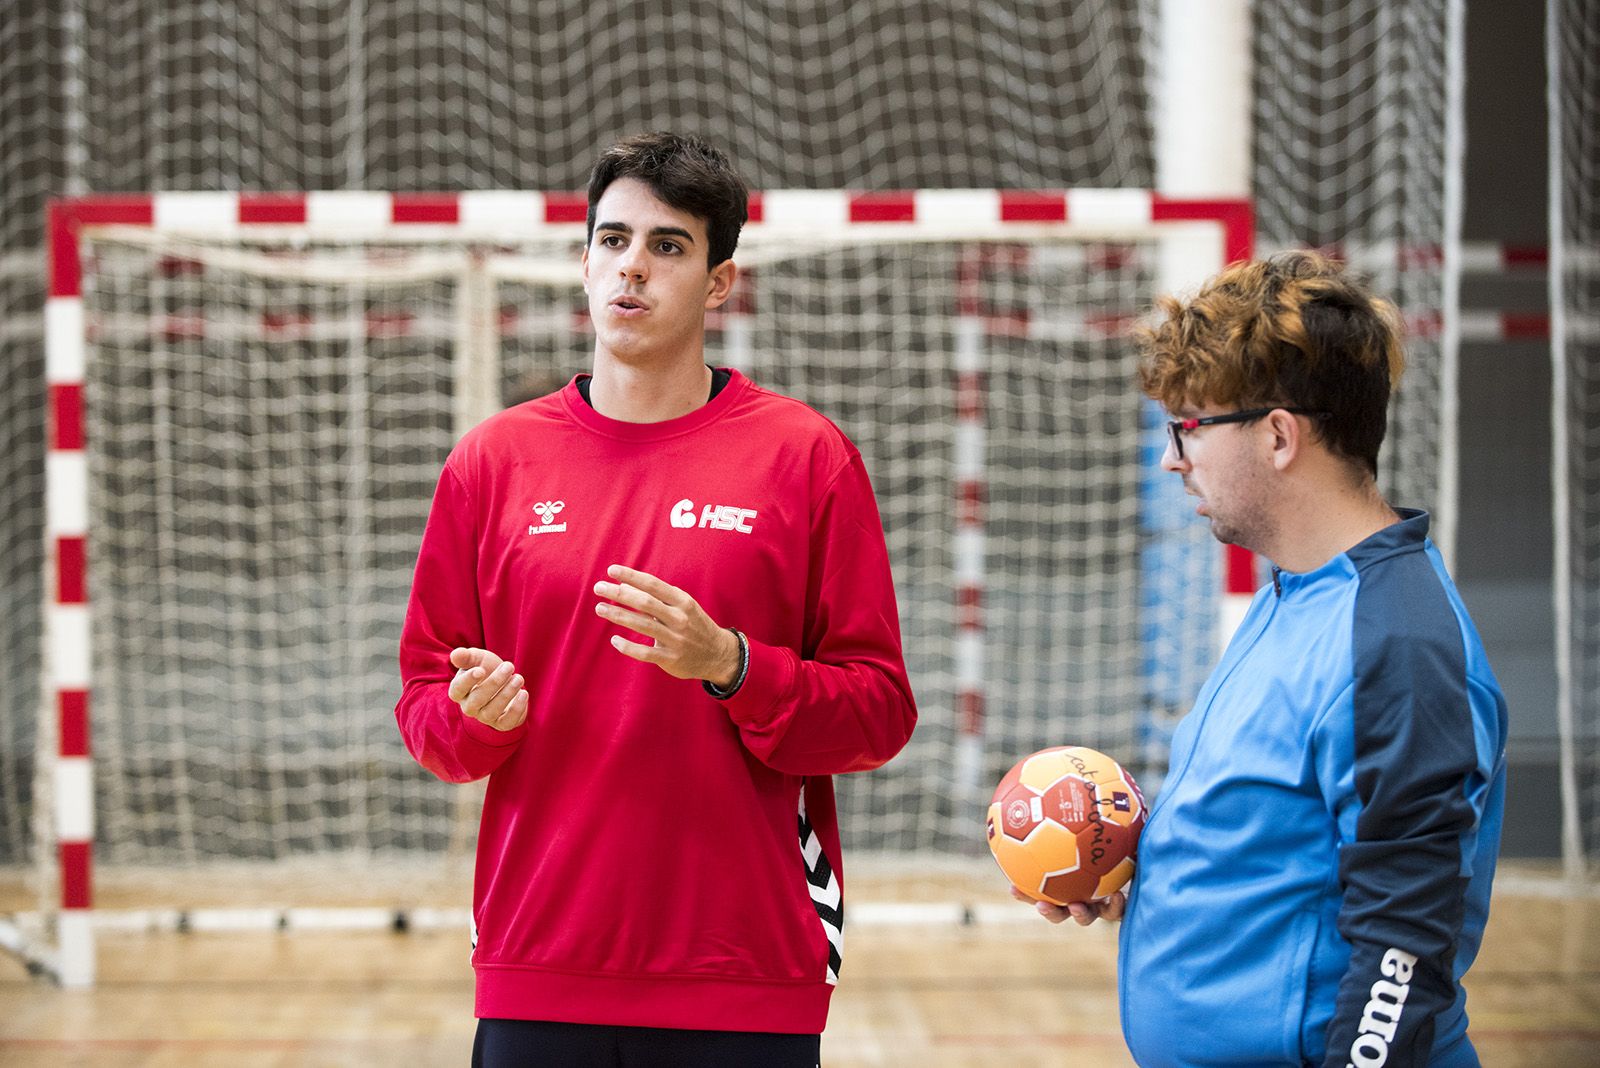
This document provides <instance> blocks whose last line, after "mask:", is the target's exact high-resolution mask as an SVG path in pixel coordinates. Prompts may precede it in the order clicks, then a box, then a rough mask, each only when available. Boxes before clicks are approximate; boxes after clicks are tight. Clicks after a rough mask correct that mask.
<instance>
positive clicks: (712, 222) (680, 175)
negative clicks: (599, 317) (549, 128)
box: [586, 133, 750, 269]
mask: <svg viewBox="0 0 1600 1068" xmlns="http://www.w3.org/2000/svg"><path fill="white" fill-rule="evenodd" d="M618 178H637V179H638V180H639V181H641V182H643V183H645V185H648V186H649V187H650V191H651V192H653V193H654V194H655V195H656V196H657V197H659V198H660V199H661V200H662V201H664V202H665V203H667V204H670V205H671V206H672V207H674V208H677V209H678V210H679V211H686V212H688V213H689V214H690V215H693V216H695V217H696V218H699V219H704V220H705V224H706V244H707V248H706V267H707V268H708V269H709V268H712V267H715V266H717V265H718V264H719V263H721V262H723V261H724V260H727V259H731V258H732V257H733V250H734V248H735V246H737V245H738V244H739V230H740V229H741V228H742V227H743V226H744V224H745V220H746V219H748V218H749V200H750V193H749V190H748V189H746V188H745V184H744V179H742V178H740V177H739V175H738V172H736V171H735V170H734V169H733V164H732V163H730V162H729V161H728V157H727V156H726V155H724V154H723V153H722V151H721V150H720V149H717V148H715V147H713V146H712V145H710V144H708V143H707V142H705V141H703V140H701V139H700V138H698V137H695V136H694V135H692V134H689V135H684V134H674V133H646V134H637V135H635V136H633V137H628V138H625V139H623V140H621V141H618V142H617V143H616V144H614V145H612V146H611V147H610V148H608V149H606V150H605V151H604V152H602V153H600V158H599V159H597V160H595V164H594V169H593V170H591V171H590V172H589V229H588V234H587V238H586V240H588V239H592V238H593V237H594V222H595V219H594V211H595V205H596V204H598V203H600V197H601V196H602V195H604V193H605V191H606V189H607V188H608V187H609V186H610V185H611V183H612V182H615V181H616V180H617V179H618Z"/></svg>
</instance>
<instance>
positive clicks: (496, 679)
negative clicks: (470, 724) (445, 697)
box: [459, 660, 516, 716]
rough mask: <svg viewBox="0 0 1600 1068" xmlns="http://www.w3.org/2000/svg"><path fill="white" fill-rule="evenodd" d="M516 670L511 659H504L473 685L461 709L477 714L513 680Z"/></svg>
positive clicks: (462, 702) (471, 714) (468, 713)
mask: <svg viewBox="0 0 1600 1068" xmlns="http://www.w3.org/2000/svg"><path fill="white" fill-rule="evenodd" d="M515 673H516V672H515V671H514V670H513V669H512V667H511V662H510V661H509V660H507V661H503V662H502V663H501V664H500V666H499V667H497V668H495V669H494V670H493V671H491V672H489V674H488V676H487V677H486V678H484V679H483V680H482V681H481V682H478V683H477V684H476V685H474V686H473V687H472V692H471V693H469V694H467V696H466V698H465V699H464V700H462V701H461V702H459V703H460V705H461V710H462V711H463V712H465V713H467V715H469V716H477V715H478V714H479V713H480V712H482V711H483V710H484V709H485V708H486V707H487V706H488V705H489V703H490V702H491V701H493V700H494V698H495V695H497V694H498V693H499V692H500V691H501V690H503V689H504V688H505V686H506V683H508V682H510V681H511V676H512V675H514V674H515Z"/></svg>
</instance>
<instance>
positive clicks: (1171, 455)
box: [1161, 436, 1189, 474]
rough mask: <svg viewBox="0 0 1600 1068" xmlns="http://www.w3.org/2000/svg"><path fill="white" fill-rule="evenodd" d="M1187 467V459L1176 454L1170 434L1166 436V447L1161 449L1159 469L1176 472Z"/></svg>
mask: <svg viewBox="0 0 1600 1068" xmlns="http://www.w3.org/2000/svg"><path fill="white" fill-rule="evenodd" d="M1188 467H1189V461H1188V460H1187V459H1185V458H1184V457H1182V456H1179V455H1178V450H1177V449H1176V448H1174V447H1173V444H1172V438H1171V436H1168V438H1167V447H1166V448H1165V449H1163V450H1162V451H1161V470H1163V471H1171V472H1173V473H1174V474H1177V473H1181V472H1183V471H1185V470H1187V469H1188Z"/></svg>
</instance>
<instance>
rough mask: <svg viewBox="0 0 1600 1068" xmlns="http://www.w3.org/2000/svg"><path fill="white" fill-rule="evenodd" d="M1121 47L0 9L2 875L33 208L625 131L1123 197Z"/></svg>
mask: <svg viewBox="0 0 1600 1068" xmlns="http://www.w3.org/2000/svg"><path fill="white" fill-rule="evenodd" d="M12 6H13V7H16V5H12ZM1141 36H1142V35H1141V32H1140V29H1139V18H1138V15H1137V14H1136V12H1135V10H1134V5H1132V4H1130V3H1127V2H1124V0H1092V2H1087V3H1079V4H1074V5H1071V6H1070V8H1063V7H1062V6H1061V5H1060V4H1058V3H1054V2H1045V0H1003V2H998V3H987V4H981V5H970V4H951V3H948V2H946V0H915V2H911V3H906V2H903V0H893V2H889V0H871V2H866V3H863V2H859V0H822V2H819V3H805V4H794V3H782V2H762V3H748V2H745V0H691V2H688V3H678V4H672V5H654V6H649V5H647V6H645V7H640V6H638V5H630V4H624V3H622V2H621V0H599V2H591V0H583V2H580V0H541V2H540V3H538V4H533V5H530V4H526V3H521V2H513V0H463V2H461V3H458V4H454V5H448V9H446V7H445V6H441V5H438V4H432V3H415V2H404V3H395V4H383V5H378V4H362V3H356V4H306V3H288V2H279V3H262V4H251V5H218V4H215V3H211V2H208V0H161V2H159V3H158V2H156V0H138V2H134V3H125V4H116V5H106V4H85V3H83V2H81V0H68V2H66V3H63V4H58V5H37V4H34V5H27V4H25V5H21V6H20V8H18V10H16V11H9V10H8V12H7V15H6V17H5V18H3V19H0V43H3V44H4V46H5V47H3V48H0V135H3V136H0V371H3V372H4V375H5V379H6V381H7V382H8V383H10V386H9V387H8V389H7V391H6V394H5V397H4V399H3V401H0V434H4V436H5V441H6V445H7V447H6V449H4V450H0V577H3V579H4V581H3V584H0V590H3V593H0V597H3V598H4V601H3V602H0V608H3V609H4V611H0V675H3V677H5V678H6V679H8V680H11V681H10V682H9V683H8V685H7V686H5V687H3V688H0V866H4V865H11V864H24V863H28V862H31V861H32V860H33V859H34V853H35V850H34V844H33V843H34V841H35V836H34V834H33V829H32V826H31V818H32V815H33V813H34V812H35V806H34V804H33V798H32V782H33V778H34V775H33V766H34V762H35V749H36V745H37V742H38V737H37V733H36V723H37V721H38V716H39V693H38V687H37V681H36V680H37V678H38V674H39V634H40V631H41V619H40V614H39V610H38V607H37V606H38V604H39V603H40V597H41V595H42V588H41V582H40V574H41V572H42V568H43V558H42V553H41V546H42V544H43V534H42V524H43V480H42V470H43V466H44V464H43V456H44V415H43V413H44V408H45V406H44V386H43V344H42V339H41V315H40V310H41V308H42V306H43V302H44V286H43V279H44V254H43V239H42V224H43V218H44V203H45V199H46V198H47V197H49V196H51V195H61V194H79V193H86V192H91V191H109V190H145V189H171V190H239V189H255V190H289V189H394V190H417V189H421V190H431V189H551V190H563V189H575V188H580V187H581V186H582V184H583V182H584V180H585V177H586V173H587V169H588V167H589V166H590V164H591V162H592V161H593V158H594V155H595V154H596V152H598V150H599V149H600V148H601V147H602V146H603V145H605V144H607V143H610V142H611V141H613V140H615V139H616V138H618V137H621V136H624V135H626V134H631V133H636V132H639V131H641V130H646V129H674V130H683V131H692V132H700V133H703V134H705V135H707V136H709V137H710V138H712V139H713V140H714V141H715V142H716V143H718V144H720V145H722V146H723V147H725V148H727V149H728V150H729V152H730V154H731V155H732V156H733V158H734V159H735V160H736V161H737V162H738V164H739V166H740V168H741V170H742V172H743V173H744V175H745V177H746V178H747V179H748V180H749V182H750V183H751V185H752V186H753V187H755V188H766V189H774V188H825V189H826V188H855V189H873V188H877V189H912V188H940V187H944V188H952V187H963V188H1000V187H1017V188H1058V187H1127V188H1148V187H1149V186H1150V184H1151V163H1150V152H1149V140H1150V139H1149V133H1148V121H1147V118H1146V112H1147V109H1146V106H1145V99H1144V98H1145V94H1144V89H1143V84H1142V63H1141V59H1140V56H1141V46H1140V41H1141ZM520 329H523V330H527V331H529V332H530V338H531V332H535V331H537V330H538V329H540V328H539V327H537V326H534V325H532V324H530V323H527V322H524V323H523V325H522V327H520ZM562 343H563V344H568V345H572V346H575V347H573V348H571V349H570V351H571V352H572V353H573V354H574V356H575V357H576V356H577V355H578V353H579V352H580V349H581V345H579V344H578V343H577V342H573V341H572V340H571V339H564V340H563V341H562ZM578 365H581V364H580V363H579V362H578V361H577V360H576V359H575V360H574V361H573V362H571V363H569V364H567V365H565V366H564V367H563V370H564V371H565V370H568V369H571V368H572V367H574V366H578ZM97 749H99V747H98V746H97ZM39 859H41V860H42V861H46V862H47V861H48V858H39Z"/></svg>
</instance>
